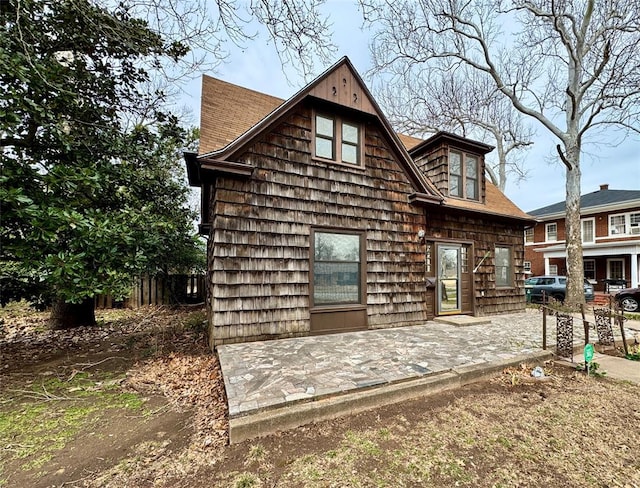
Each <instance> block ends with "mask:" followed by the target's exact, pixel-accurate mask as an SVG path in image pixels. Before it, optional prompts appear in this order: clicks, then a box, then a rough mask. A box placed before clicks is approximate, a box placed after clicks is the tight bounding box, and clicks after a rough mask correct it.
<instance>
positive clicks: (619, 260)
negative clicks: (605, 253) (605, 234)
mask: <svg viewBox="0 0 640 488" xmlns="http://www.w3.org/2000/svg"><path fill="white" fill-rule="evenodd" d="M612 263H622V277H621V278H612V277H611V264H612ZM626 278H627V270H626V269H625V260H624V258H607V279H608V280H612V279H615V280H617V279H621V280H624V279H626Z"/></svg>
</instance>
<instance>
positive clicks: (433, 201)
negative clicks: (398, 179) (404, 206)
mask: <svg viewBox="0 0 640 488" xmlns="http://www.w3.org/2000/svg"><path fill="white" fill-rule="evenodd" d="M443 201H444V198H442V197H439V196H434V195H429V194H428V193H418V192H416V193H412V194H411V195H409V203H411V204H416V205H441V204H442V202H443Z"/></svg>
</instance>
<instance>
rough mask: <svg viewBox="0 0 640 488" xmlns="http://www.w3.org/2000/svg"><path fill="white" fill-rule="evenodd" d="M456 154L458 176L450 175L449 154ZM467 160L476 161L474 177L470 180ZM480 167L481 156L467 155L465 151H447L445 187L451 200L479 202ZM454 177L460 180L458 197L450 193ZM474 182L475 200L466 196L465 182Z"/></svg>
mask: <svg viewBox="0 0 640 488" xmlns="http://www.w3.org/2000/svg"><path fill="white" fill-rule="evenodd" d="M454 153H455V154H458V155H459V156H460V174H459V175H458V174H452V173H451V154H454ZM467 158H469V159H470V158H473V159H475V161H476V177H475V178H471V177H469V176H467ZM480 166H481V156H479V155H477V154H474V153H467V152H465V151H462V150H459V149H455V148H454V149H449V153H448V159H447V185H448V189H447V190H448V191H447V193H448V196H450V197H451V198H461V199H463V200H470V201H472V202H479V201H481V200H482V199H481V195H480V188H481V178H482V174H481V171H480ZM452 176H455V177H457V178H460V183H459V184H458V188H459V190H460V194H459V195H453V194H452V193H451V177H452ZM471 180H472V181H474V182H475V185H474V186H475V190H476V198H472V197H469V196H468V195H467V182H468V181H471Z"/></svg>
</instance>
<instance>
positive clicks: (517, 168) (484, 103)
mask: <svg viewBox="0 0 640 488" xmlns="http://www.w3.org/2000/svg"><path fill="white" fill-rule="evenodd" d="M375 48H376V49H384V48H383V47H382V46H379V45H378V46H375ZM380 56H381V54H380V53H378V54H376V53H374V58H376V59H378V58H380ZM396 68H397V66H396V65H391V66H387V67H386V68H385V70H384V71H380V72H378V74H379V75H381V76H382V77H383V81H380V82H378V83H377V89H376V91H377V93H378V95H379V99H380V101H381V103H382V105H383V106H384V107H385V108H386V111H387V113H388V114H389V118H390V119H391V121H392V123H393V124H394V126H395V127H398V128H399V130H401V131H402V132H405V133H408V134H411V135H420V136H422V137H424V136H425V135H428V134H429V133H434V132H437V131H439V130H446V131H450V132H454V133H460V134H462V135H463V136H465V137H471V138H474V139H478V140H481V141H483V142H486V143H488V144H494V145H495V147H496V153H495V156H496V157H495V159H490V160H488V161H487V166H486V170H487V173H488V175H489V178H491V181H492V183H493V184H494V185H496V186H497V187H498V188H500V190H502V191H504V190H505V188H506V185H507V178H508V177H510V176H513V177H515V179H516V181H518V182H519V181H521V180H523V179H526V177H527V170H526V168H525V167H524V160H523V158H522V157H521V156H522V151H523V150H525V149H528V148H529V147H530V146H531V145H532V144H533V142H532V138H533V129H532V128H531V127H530V126H528V125H526V124H525V123H524V121H523V117H524V116H523V115H522V114H521V113H520V112H518V111H517V110H516V109H515V108H514V107H513V105H512V104H511V103H510V102H509V101H508V100H507V99H506V98H505V97H504V96H502V94H501V93H500V92H499V91H498V90H497V89H496V88H495V86H494V84H493V80H490V79H488V78H487V76H486V75H484V74H483V73H478V72H475V71H474V70H469V69H465V67H459V68H458V69H456V70H440V69H428V70H421V71H420V72H417V73H416V72H415V71H414V70H413V69H411V68H412V67H409V69H408V70H406V69H404V67H402V68H401V69H399V70H397V69H396Z"/></svg>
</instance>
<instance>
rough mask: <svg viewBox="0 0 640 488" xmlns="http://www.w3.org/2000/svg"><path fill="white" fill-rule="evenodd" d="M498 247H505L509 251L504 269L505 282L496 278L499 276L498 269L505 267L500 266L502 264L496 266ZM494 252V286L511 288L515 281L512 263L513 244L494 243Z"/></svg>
mask: <svg viewBox="0 0 640 488" xmlns="http://www.w3.org/2000/svg"><path fill="white" fill-rule="evenodd" d="M498 249H506V250H508V251H509V264H508V265H507V266H506V269H507V273H506V274H507V281H506V283H501V282H500V281H499V280H498V276H499V274H498V269H503V268H505V266H502V265H500V266H498ZM494 253H495V258H494V268H495V275H496V288H501V289H506V288H513V287H514V283H515V268H514V265H513V246H510V245H506V244H496V245H495V249H494ZM500 274H502V273H500Z"/></svg>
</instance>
